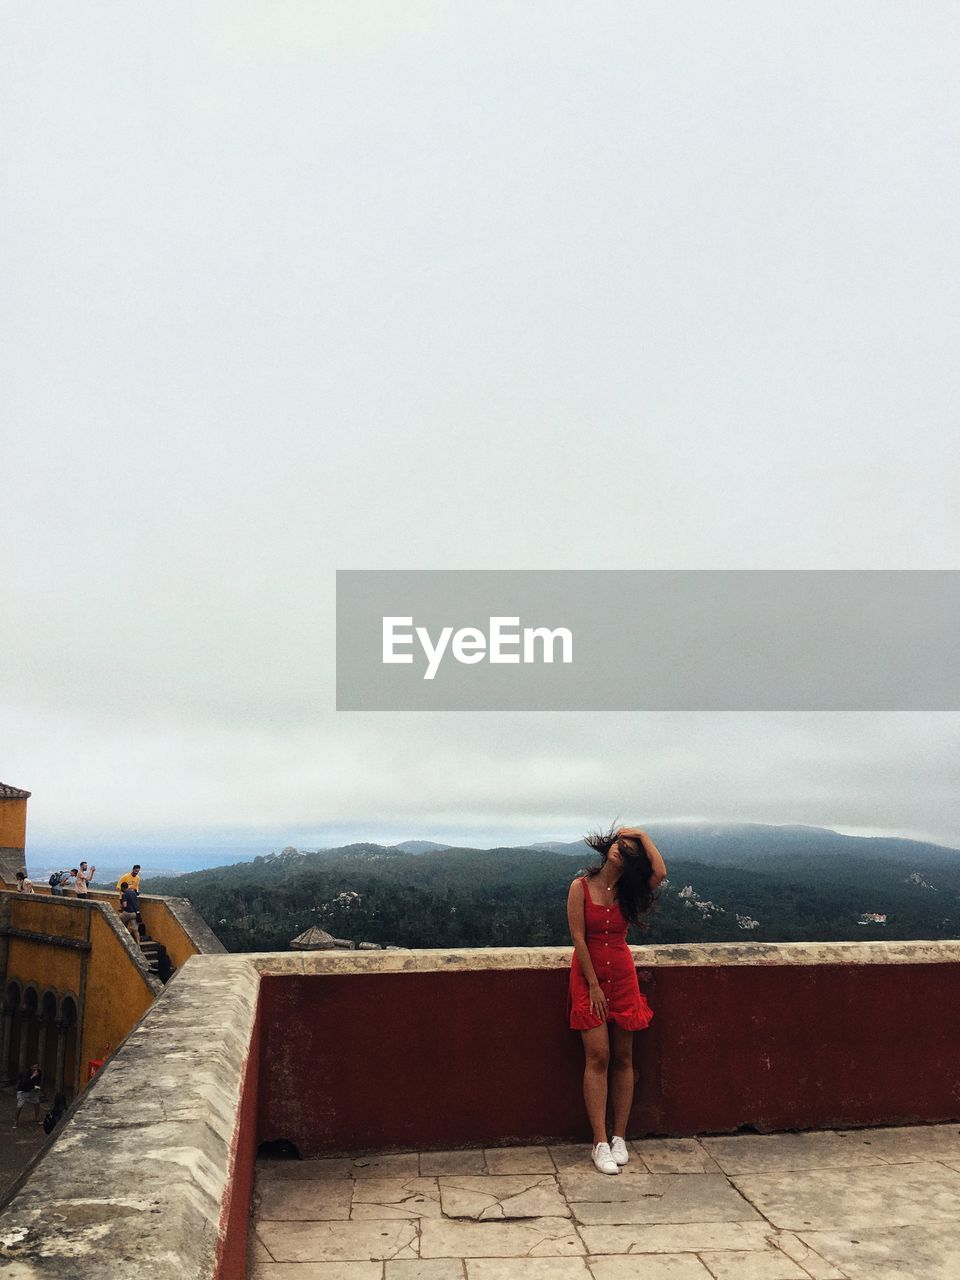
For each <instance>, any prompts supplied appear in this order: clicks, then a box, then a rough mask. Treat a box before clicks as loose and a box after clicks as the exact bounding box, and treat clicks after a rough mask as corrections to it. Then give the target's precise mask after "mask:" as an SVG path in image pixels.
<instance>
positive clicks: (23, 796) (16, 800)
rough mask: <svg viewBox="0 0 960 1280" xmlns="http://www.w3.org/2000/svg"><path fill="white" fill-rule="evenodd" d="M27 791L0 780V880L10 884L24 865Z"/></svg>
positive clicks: (28, 797) (28, 794)
mask: <svg viewBox="0 0 960 1280" xmlns="http://www.w3.org/2000/svg"><path fill="white" fill-rule="evenodd" d="M29 799H30V792H29V791H22V790H21V789H20V788H19V787H11V786H8V785H7V783H5V782H0V880H3V881H6V883H7V884H9V885H12V884H13V883H14V881H15V877H16V874H17V872H18V871H19V870H20V868H21V867H24V866H25V865H26V859H25V855H24V850H25V849H26V847H27V801H28V800H29Z"/></svg>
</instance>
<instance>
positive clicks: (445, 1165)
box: [420, 1150, 487, 1177]
mask: <svg viewBox="0 0 960 1280" xmlns="http://www.w3.org/2000/svg"><path fill="white" fill-rule="evenodd" d="M486 1167H487V1166H486V1162H485V1161H484V1158H483V1152H482V1151H478V1150H473V1151H421V1152H420V1172H421V1173H423V1174H427V1175H430V1176H431V1177H433V1176H436V1175H438V1174H441V1173H443V1174H460V1173H463V1174H471V1173H484V1172H485V1171H486Z"/></svg>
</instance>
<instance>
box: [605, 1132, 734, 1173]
mask: <svg viewBox="0 0 960 1280" xmlns="http://www.w3.org/2000/svg"><path fill="white" fill-rule="evenodd" d="M627 1145H628V1146H629V1147H630V1148H632V1150H633V1153H634V1155H635V1156H639V1158H640V1163H641V1164H642V1165H644V1166H645V1167H646V1168H647V1169H648V1170H649V1172H650V1173H719V1172H720V1166H719V1165H718V1164H717V1162H716V1161H715V1160H714V1159H713V1158H712V1156H711V1155H710V1154H709V1152H707V1151H706V1150H705V1149H704V1147H703V1146H702V1145H701V1144H700V1142H699V1141H698V1140H697V1139H696V1138H641V1139H638V1140H637V1141H634V1142H630V1143H628V1144H627Z"/></svg>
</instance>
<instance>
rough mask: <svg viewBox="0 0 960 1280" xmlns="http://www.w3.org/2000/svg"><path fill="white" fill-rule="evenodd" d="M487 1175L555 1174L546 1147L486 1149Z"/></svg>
mask: <svg viewBox="0 0 960 1280" xmlns="http://www.w3.org/2000/svg"><path fill="white" fill-rule="evenodd" d="M484 1155H485V1156H486V1158H487V1172H488V1173H551V1174H552V1173H555V1172H556V1169H555V1167H554V1163H553V1159H552V1158H551V1156H550V1152H549V1151H548V1150H547V1148H546V1147H488V1148H487V1149H486V1151H485V1152H484Z"/></svg>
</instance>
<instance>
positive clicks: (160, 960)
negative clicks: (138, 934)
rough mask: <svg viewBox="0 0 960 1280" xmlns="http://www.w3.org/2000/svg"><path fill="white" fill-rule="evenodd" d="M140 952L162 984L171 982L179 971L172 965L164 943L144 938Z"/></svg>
mask: <svg viewBox="0 0 960 1280" xmlns="http://www.w3.org/2000/svg"><path fill="white" fill-rule="evenodd" d="M140 950H141V951H142V952H143V957H144V959H145V960H146V962H147V968H148V969H149V970H150V972H151V973H155V974H156V975H157V977H158V978H159V979H160V981H161V982H163V983H167V982H169V981H170V979H171V978H172V977H173V975H174V974H175V973H176V972H177V970H176V966H174V965H172V964H171V963H170V957H169V956H168V955H167V949H166V947H165V946H164V945H163V943H162V942H154V941H153V940H152V939H150V938H144V939H143V941H142V942H141V943H140Z"/></svg>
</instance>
